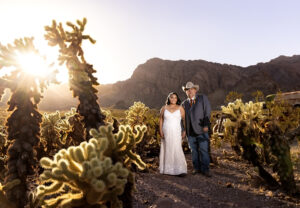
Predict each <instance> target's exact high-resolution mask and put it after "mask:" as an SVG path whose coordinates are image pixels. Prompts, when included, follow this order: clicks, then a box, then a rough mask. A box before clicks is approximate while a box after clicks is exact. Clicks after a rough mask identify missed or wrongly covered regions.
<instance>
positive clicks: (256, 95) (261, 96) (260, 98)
mask: <svg viewBox="0 0 300 208" xmlns="http://www.w3.org/2000/svg"><path fill="white" fill-rule="evenodd" d="M251 95H252V97H253V98H254V99H255V102H262V101H264V99H265V96H264V93H263V92H262V91H260V90H256V91H255V92H253V93H251Z"/></svg>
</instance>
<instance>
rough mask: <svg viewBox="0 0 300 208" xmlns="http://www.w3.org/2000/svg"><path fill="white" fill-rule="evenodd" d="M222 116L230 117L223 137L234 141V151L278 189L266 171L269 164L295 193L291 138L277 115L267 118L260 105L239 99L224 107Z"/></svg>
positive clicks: (285, 185)
mask: <svg viewBox="0 0 300 208" xmlns="http://www.w3.org/2000/svg"><path fill="white" fill-rule="evenodd" d="M222 113H223V114H225V115H226V116H227V119H226V121H225V123H224V128H225V130H224V138H225V139H227V140H229V141H230V142H231V144H232V147H233V149H234V150H235V151H236V152H237V153H238V154H240V155H242V157H243V158H244V159H247V160H249V161H250V162H251V163H252V164H253V165H254V166H256V167H258V170H259V174H260V176H261V177H263V178H264V179H265V180H266V182H268V183H269V184H270V185H273V186H279V184H278V182H277V181H276V179H274V178H273V176H272V175H271V174H270V173H269V172H268V171H267V170H266V169H265V168H264V166H266V165H267V166H268V167H272V168H273V171H274V172H275V173H277V174H278V175H279V179H280V182H281V186H282V187H283V188H284V190H285V191H286V192H288V193H290V194H294V193H296V185H295V181H294V174H293V164H292V162H291V156H290V148H289V145H288V139H287V138H286V136H285V134H284V132H283V131H282V129H281V128H280V126H279V125H278V124H279V123H280V121H278V118H277V117H276V116H275V114H273V117H272V116H270V115H268V114H267V113H266V112H265V111H264V109H263V103H261V102H257V103H253V102H249V103H246V104H244V103H243V102H242V101H241V100H239V99H238V100H236V101H235V102H233V103H229V104H228V106H222ZM272 113H273V112H272Z"/></svg>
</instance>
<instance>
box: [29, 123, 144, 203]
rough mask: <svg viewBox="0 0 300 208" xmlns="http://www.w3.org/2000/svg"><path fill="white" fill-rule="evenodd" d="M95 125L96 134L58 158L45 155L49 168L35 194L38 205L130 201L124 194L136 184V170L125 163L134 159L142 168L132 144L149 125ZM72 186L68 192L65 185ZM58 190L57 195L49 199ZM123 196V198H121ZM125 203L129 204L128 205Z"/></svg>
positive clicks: (42, 164)
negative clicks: (114, 131)
mask: <svg viewBox="0 0 300 208" xmlns="http://www.w3.org/2000/svg"><path fill="white" fill-rule="evenodd" d="M99 130H100V131H98V130H96V129H92V130H91V131H90V134H91V135H92V136H93V138H92V139H90V140H89V141H88V142H82V143H81V144H80V145H79V146H76V147H74V146H72V147H69V148H68V149H62V150H60V151H59V152H58V153H57V154H56V155H55V156H54V159H53V160H51V159H50V158H42V159H41V161H40V163H41V166H42V167H43V168H44V169H45V171H44V173H43V174H42V175H41V176H40V179H41V180H42V182H52V183H51V185H40V186H38V188H37V193H36V196H35V200H36V202H37V203H36V205H38V204H39V205H42V206H45V207H73V206H74V207H95V205H98V206H99V207H101V206H100V205H102V206H104V205H105V206H107V207H111V208H117V207H123V204H124V203H127V202H126V200H125V199H124V198H122V196H121V195H122V194H123V193H124V189H126V185H127V184H128V183H130V184H131V186H130V188H131V190H126V191H127V192H126V194H128V191H130V192H131V191H132V188H133V182H134V178H133V174H132V173H131V172H130V171H128V169H126V168H125V167H124V161H126V163H127V165H128V164H129V163H130V162H134V163H135V164H137V165H138V167H139V168H144V167H145V164H144V163H143V162H142V161H141V159H140V158H139V156H138V155H136V154H135V153H134V152H133V151H132V147H133V146H134V144H135V143H136V142H139V141H140V139H141V138H142V137H143V134H144V132H145V131H146V127H145V126H143V127H140V126H137V127H136V131H137V133H136V134H135V133H133V131H132V129H131V128H130V127H129V126H120V131H119V133H118V134H113V133H112V127H111V126H108V127H100V128H99ZM66 187H68V190H69V192H68V193H66V192H65V191H64V188H66ZM54 193H55V197H53V196H52V198H51V199H45V197H46V196H50V195H52V194H54ZM121 199H122V200H121ZM124 207H128V206H125V205H124Z"/></svg>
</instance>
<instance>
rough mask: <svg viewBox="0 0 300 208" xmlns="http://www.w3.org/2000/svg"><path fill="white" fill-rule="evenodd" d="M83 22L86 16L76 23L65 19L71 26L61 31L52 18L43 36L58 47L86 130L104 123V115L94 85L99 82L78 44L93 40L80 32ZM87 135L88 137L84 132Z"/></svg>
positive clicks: (60, 58)
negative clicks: (67, 29) (50, 24)
mask: <svg viewBox="0 0 300 208" xmlns="http://www.w3.org/2000/svg"><path fill="white" fill-rule="evenodd" d="M86 23H87V20H86V18H84V19H83V21H79V20H77V25H78V26H77V25H75V24H73V23H71V22H67V25H68V26H69V27H70V28H71V29H72V30H71V31H70V32H69V31H65V30H64V28H63V26H62V24H61V23H59V25H57V24H56V22H55V21H54V20H53V23H52V26H46V27H45V30H46V32H47V34H46V35H45V38H46V39H47V40H48V43H49V45H50V46H56V45H58V46H59V47H60V56H59V61H60V64H64V63H66V66H67V68H68V70H69V83H70V89H71V90H72V91H73V96H74V97H78V99H79V102H80V104H79V105H78V107H77V112H78V113H79V114H80V115H81V116H82V117H83V123H84V124H85V128H86V130H87V132H89V130H90V129H91V128H98V127H99V126H101V125H104V122H103V119H104V115H103V114H102V113H101V110H100V107H99V105H98V103H97V99H98V97H97V92H98V91H97V89H96V88H95V86H96V85H99V83H98V82H97V78H96V77H94V75H93V73H95V72H96V70H94V69H93V66H92V65H90V64H88V63H87V62H86V60H85V58H84V52H83V50H82V47H81V45H82V42H83V40H89V41H90V42H91V43H95V42H96V41H95V40H93V39H92V38H91V37H90V36H89V35H84V34H83V31H84V29H85V25H86ZM87 137H88V138H90V136H89V135H88V134H87Z"/></svg>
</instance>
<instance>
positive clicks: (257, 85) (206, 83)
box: [0, 55, 300, 111]
mask: <svg viewBox="0 0 300 208" xmlns="http://www.w3.org/2000/svg"><path fill="white" fill-rule="evenodd" d="M187 81H192V82H194V83H195V84H198V85H199V86H200V93H204V94H206V95H207V96H208V97H209V99H210V102H211V105H212V106H213V108H214V109H217V108H219V107H220V106H221V105H222V104H224V100H225V97H226V95H227V94H228V92H230V91H237V92H239V93H243V94H244V100H245V101H248V100H249V99H251V98H252V96H251V93H252V92H254V91H256V90H261V91H263V93H264V94H265V95H267V94H272V93H276V92H277V91H279V90H281V91H282V92H287V91H294V90H300V55H295V56H292V57H287V56H280V57H278V58H275V59H273V60H271V61H269V62H267V63H258V64H256V65H252V66H248V67H240V66H235V65H228V64H219V63H212V62H207V61H204V60H193V61H190V60H189V61H184V60H179V61H170V60H162V59H159V58H153V59H150V60H148V61H147V62H146V63H144V64H141V65H139V66H138V67H137V68H136V69H135V71H134V73H133V74H132V76H131V77H130V78H129V79H128V80H125V81H119V82H117V83H114V84H108V85H100V87H99V88H98V90H99V94H98V96H99V98H100V99H99V101H100V106H104V107H115V108H128V107H129V106H130V105H132V104H133V102H134V101H142V102H144V103H145V104H146V105H147V106H149V107H151V108H160V107H161V106H162V105H164V102H165V100H166V97H167V95H168V94H169V93H170V92H171V91H175V92H177V93H178V94H179V97H180V98H181V99H182V100H183V99H185V97H186V96H185V94H184V92H183V91H182V89H181V87H182V86H183V85H185V83H186V82H187ZM7 99H8V95H7V96H4V98H3V100H2V103H0V105H2V106H3V105H6V104H5V103H6V102H7ZM77 104H78V101H77V99H74V98H72V93H71V92H70V91H69V87H68V85H67V84H62V85H53V86H52V87H50V88H49V89H48V90H46V92H45V94H44V99H43V100H42V102H41V104H40V106H39V107H40V109H42V110H49V111H53V110H56V109H57V110H65V109H69V108H71V107H72V106H77Z"/></svg>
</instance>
